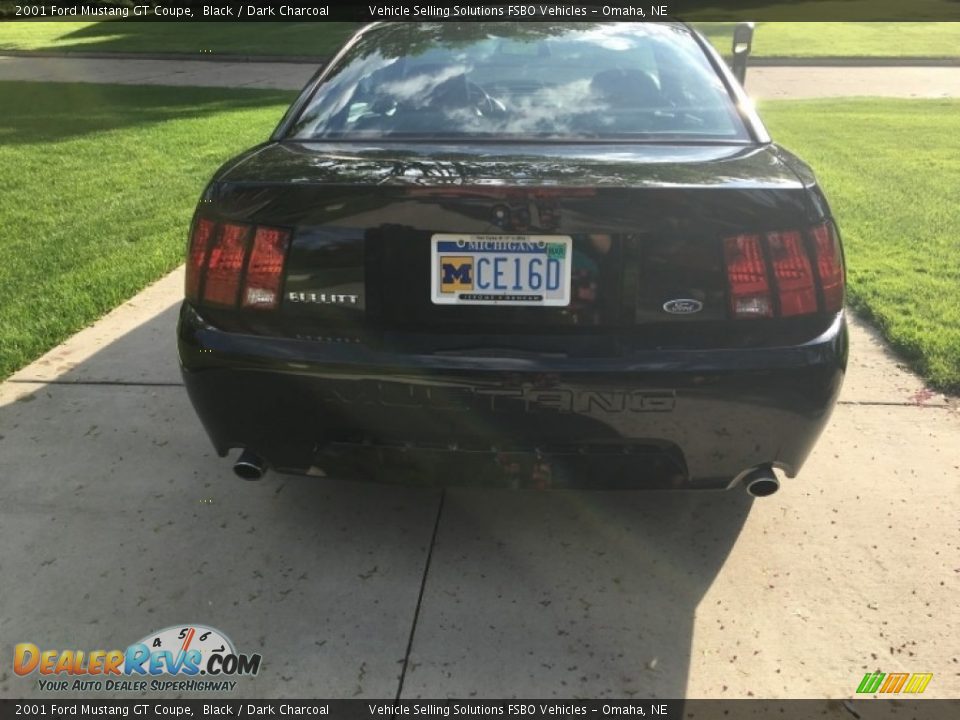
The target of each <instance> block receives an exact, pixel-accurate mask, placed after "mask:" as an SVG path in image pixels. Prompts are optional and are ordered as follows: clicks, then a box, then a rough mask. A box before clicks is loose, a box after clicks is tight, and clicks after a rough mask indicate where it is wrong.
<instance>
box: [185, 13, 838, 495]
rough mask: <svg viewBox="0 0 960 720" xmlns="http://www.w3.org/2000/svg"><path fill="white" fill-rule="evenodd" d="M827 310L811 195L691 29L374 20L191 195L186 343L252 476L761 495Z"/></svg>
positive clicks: (785, 441)
mask: <svg viewBox="0 0 960 720" xmlns="http://www.w3.org/2000/svg"><path fill="white" fill-rule="evenodd" d="M843 295H844V266H843V258H842V250H841V246H840V241H839V238H838V235H837V230H836V227H835V226H834V222H833V220H832V218H831V213H830V209H829V207H828V205H827V202H826V200H825V198H824V196H823V194H822V193H821V191H820V189H819V187H818V185H817V182H816V180H815V178H814V176H813V174H812V172H811V171H810V169H809V168H808V167H807V166H806V165H805V164H804V163H803V162H802V161H801V160H800V159H798V158H797V157H795V156H794V155H792V154H790V153H789V152H788V151H787V150H785V149H783V148H781V147H779V146H777V145H776V144H774V143H772V142H771V140H770V138H769V136H768V135H767V131H766V130H765V129H764V126H763V124H762V123H761V121H760V119H759V118H758V117H757V115H756V114H755V112H754V111H753V109H752V107H751V105H750V102H749V100H748V99H747V97H746V96H745V94H744V91H743V90H742V88H741V87H740V85H739V84H738V83H737V81H736V79H735V78H734V77H733V76H732V75H731V73H730V71H729V70H728V69H727V68H726V67H725V65H724V64H723V61H722V60H721V58H720V57H719V56H718V55H717V54H716V52H715V51H714V50H713V48H711V47H710V46H709V45H708V44H707V43H706V41H704V40H703V39H702V38H701V37H700V36H699V35H698V34H696V32H695V31H693V30H692V29H690V28H689V27H687V26H685V25H683V24H681V23H635V24H632V23H623V24H606V23H597V24H593V23H567V24H539V23H509V24H508V23H504V24H498V23H484V22H478V23H464V24H453V23H436V24H414V23H397V24H378V25H373V26H370V27H368V28H366V29H365V30H363V31H361V32H360V33H359V34H358V35H357V36H355V37H354V38H353V39H352V40H351V41H350V42H349V43H348V44H347V45H346V46H345V48H344V49H343V50H342V51H341V52H340V53H339V54H338V55H337V56H336V57H335V58H334V59H333V60H332V61H331V62H330V63H329V65H328V66H327V67H326V68H325V69H324V70H323V71H322V72H320V73H318V74H317V76H315V78H314V79H313V80H311V81H310V83H308V85H307V87H306V88H305V89H304V91H303V92H302V94H301V95H300V97H299V98H298V99H297V100H296V101H295V102H294V103H293V105H292V106H291V108H290V109H289V111H288V112H287V114H286V116H285V117H284V118H283V120H282V121H281V122H280V125H279V127H278V128H277V129H276V131H275V132H274V134H273V136H272V137H271V138H270V140H269V141H267V142H264V143H263V144H261V145H259V146H257V147H255V148H253V149H251V150H249V151H247V152H245V153H243V154H242V155H240V156H239V157H237V158H235V159H233V160H231V161H230V162H228V163H226V164H225V165H224V166H223V167H222V168H221V169H220V170H219V171H218V172H217V173H216V175H215V176H214V178H213V180H212V181H211V183H210V184H209V186H208V187H207V189H206V191H205V192H204V195H203V198H202V201H201V203H200V205H199V208H198V210H197V213H196V216H195V218H194V221H193V226H192V231H191V237H190V245H189V251H188V259H187V280H186V301H185V302H184V304H183V307H182V311H181V315H180V324H179V347H180V357H181V363H182V367H183V376H184V379H185V382H186V386H187V389H188V391H189V394H190V397H191V400H192V402H193V404H194V406H195V408H196V410H197V412H198V414H199V416H200V418H201V420H202V421H203V424H204V426H205V427H206V430H207V432H208V433H209V435H210V438H211V439H212V441H213V444H214V446H215V448H216V449H217V451H218V452H219V453H220V454H221V455H225V454H226V453H227V452H228V451H229V450H230V449H232V448H239V449H242V450H243V454H242V456H241V459H240V461H239V462H238V464H237V465H236V466H235V467H236V470H237V472H238V474H240V475H241V476H243V477H251V478H252V477H259V476H260V475H261V474H262V473H263V471H264V469H265V468H267V467H274V468H276V469H278V470H282V471H285V472H294V473H305V474H316V475H320V474H327V475H337V476H348V477H368V478H376V479H380V480H383V481H396V482H429V483H475V484H489V485H494V484H503V485H508V486H514V487H538V488H545V487H586V488H645V487H651V488H653V487H661V488H662V487H689V488H724V487H729V486H732V485H734V484H738V483H743V484H746V485H748V486H750V487H751V488H752V492H753V493H754V494H756V495H760V494H768V493H770V492H772V491H774V490H775V489H776V487H777V480H776V475H775V474H774V468H778V469H780V470H782V471H783V472H785V473H786V475H788V476H791V477H792V476H794V475H795V474H796V473H797V472H798V471H799V469H800V467H801V465H802V464H803V462H804V460H805V459H806V457H807V455H808V453H809V452H810V450H811V448H812V447H813V445H814V443H815V442H816V439H817V437H818V436H819V434H820V432H821V431H822V429H823V427H824V425H825V424H826V422H827V420H828V418H829V415H830V412H831V410H832V407H833V404H834V402H835V400H836V397H837V394H838V392H839V390H840V385H841V382H842V379H843V374H844V369H845V366H846V357H847V331H846V324H845V320H844V315H843Z"/></svg>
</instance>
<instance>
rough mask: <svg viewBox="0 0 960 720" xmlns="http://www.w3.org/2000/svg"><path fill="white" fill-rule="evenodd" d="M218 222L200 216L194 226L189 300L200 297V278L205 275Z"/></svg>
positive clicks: (189, 265)
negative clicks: (211, 240)
mask: <svg viewBox="0 0 960 720" xmlns="http://www.w3.org/2000/svg"><path fill="white" fill-rule="evenodd" d="M216 227H217V226H216V224H215V223H214V222H213V221H212V220H207V219H206V218H200V219H198V220H197V222H196V223H195V224H194V226H193V237H191V238H190V255H189V257H188V258H187V283H186V290H185V294H186V296H187V299H188V300H192V301H193V302H196V301H197V300H199V299H200V278H201V277H202V276H203V267H204V261H205V260H206V259H207V249H208V248H209V247H210V239H211V238H212V237H213V231H214V230H215V229H216Z"/></svg>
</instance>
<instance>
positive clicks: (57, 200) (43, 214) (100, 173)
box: [0, 82, 291, 378]
mask: <svg viewBox="0 0 960 720" xmlns="http://www.w3.org/2000/svg"><path fill="white" fill-rule="evenodd" d="M290 100H291V95H290V94H289V93H280V92H274V91H256V90H219V89H216V90H214V89H209V88H204V89H199V88H197V89H195V88H184V87H178V88H163V87H131V86H112V85H91V84H77V85H74V84H54V83H5V82H0V106H2V107H3V112H2V113H0V257H2V258H3V262H0V295H2V297H3V302H2V303H0V378H3V377H6V376H7V375H9V374H10V373H11V372H12V371H14V370H16V369H17V368H19V367H21V366H23V365H25V364H26V363H28V362H29V361H31V360H33V359H35V358H36V357H38V356H39V355H41V354H42V353H43V352H45V351H46V350H48V349H50V348H51V347H54V346H55V345H57V344H58V343H59V342H61V341H63V340H64V339H65V338H67V337H68V336H69V335H71V334H72V333H73V332H75V331H76V330H78V329H80V328H82V327H83V326H84V325H86V324H88V323H90V322H91V321H93V320H94V319H96V318H97V317H99V316H101V315H103V314H104V313H105V312H107V311H108V310H110V309H111V308H113V307H115V306H117V305H118V304H120V303H121V302H123V301H124V300H125V299H127V298H129V297H131V296H132V295H134V294H135V293H136V292H137V291H138V290H140V289H141V288H143V287H144V286H145V285H147V284H148V283H150V282H151V281H153V280H156V279H157V278H159V277H161V276H162V275H163V274H164V273H166V272H168V271H169V270H171V269H173V268H174V267H176V266H177V265H178V264H180V263H181V262H182V261H183V252H184V245H185V243H186V228H187V225H188V224H189V221H190V216H191V214H192V213H193V209H194V207H195V206H196V202H197V199H198V197H199V196H200V192H201V191H202V190H203V187H204V184H205V183H206V182H207V180H208V179H209V178H210V176H211V175H212V173H213V171H214V170H215V169H216V168H217V167H218V165H219V164H220V163H221V162H222V161H223V160H226V159H227V158H228V157H230V156H231V155H233V154H235V153H237V152H239V151H240V150H242V149H244V148H246V147H249V146H251V145H254V144H255V143H257V142H259V141H261V140H263V139H265V138H266V137H268V136H269V134H270V132H271V131H272V130H273V128H274V126H275V125H276V123H277V122H278V121H279V119H280V116H281V115H282V113H283V111H284V110H285V109H286V106H287V105H288V104H289V102H290Z"/></svg>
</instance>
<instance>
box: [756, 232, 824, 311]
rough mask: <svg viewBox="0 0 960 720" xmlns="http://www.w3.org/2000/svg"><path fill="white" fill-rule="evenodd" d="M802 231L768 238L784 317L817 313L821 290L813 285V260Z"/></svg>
mask: <svg viewBox="0 0 960 720" xmlns="http://www.w3.org/2000/svg"><path fill="white" fill-rule="evenodd" d="M803 244H804V243H803V234H802V233H801V232H800V231H799V230H789V231H787V232H774V233H769V234H768V235H767V246H768V247H769V248H770V262H771V263H772V264H773V276H774V278H775V280H776V284H777V297H778V298H779V300H780V315H782V316H783V317H790V316H792V315H806V314H808V313H815V312H816V311H817V288H816V286H815V285H814V282H813V269H812V268H811V267H810V258H808V257H807V251H806V249H804V246H803Z"/></svg>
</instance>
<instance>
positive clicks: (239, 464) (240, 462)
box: [233, 450, 267, 480]
mask: <svg viewBox="0 0 960 720" xmlns="http://www.w3.org/2000/svg"><path fill="white" fill-rule="evenodd" d="M233 471H234V472H235V473H236V474H237V477H238V478H241V479H243V480H259V479H261V478H262V477H263V476H264V475H266V473H267V463H266V462H265V461H264V459H263V458H262V457H260V456H259V455H257V454H256V453H255V452H253V451H251V450H244V451H243V452H242V453H240V457H239V458H237V461H236V462H235V463H234V464H233Z"/></svg>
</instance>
